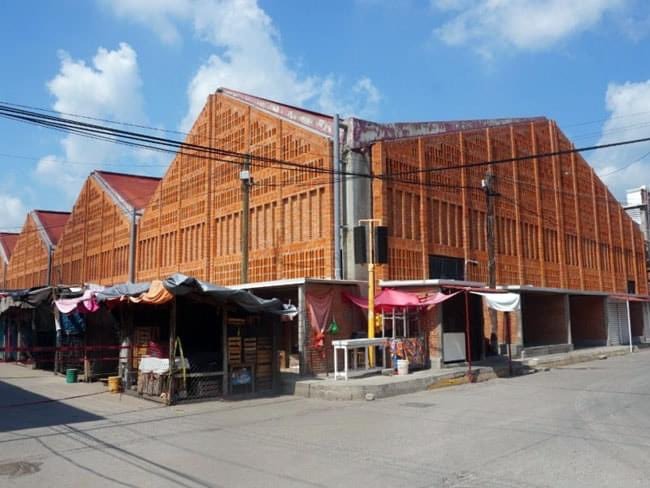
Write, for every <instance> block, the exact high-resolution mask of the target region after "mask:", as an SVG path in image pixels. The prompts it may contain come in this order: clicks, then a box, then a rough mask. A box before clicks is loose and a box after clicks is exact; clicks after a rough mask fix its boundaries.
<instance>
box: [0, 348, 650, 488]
mask: <svg viewBox="0 0 650 488" xmlns="http://www.w3.org/2000/svg"><path fill="white" fill-rule="evenodd" d="M649 370H650V352H641V353H637V354H634V355H630V356H625V357H618V358H610V359H608V360H603V361H597V362H591V363H582V364H580V365H576V366H573V367H566V368H561V369H554V370H551V371H548V372H540V373H538V374H534V375H529V376H525V377H519V378H515V379H498V380H493V381H490V382H487V383H481V384H474V385H465V386H459V387H454V388H447V389H442V390H435V391H430V392H424V393H417V394H412V395H408V396H401V397H394V398H390V399H385V400H377V401H374V402H355V403H338V402H325V401H317V400H307V399H300V398H294V397H286V396H285V397H276V398H268V399H257V400H250V401H240V402H212V403H202V404H193V405H184V406H177V407H172V408H165V407H160V406H158V405H155V404H152V403H148V402H144V401H141V400H138V399H134V398H130V397H124V396H120V395H110V394H108V393H104V392H103V388H102V387H101V385H84V384H75V385H66V384H64V382H63V379H62V378H60V377H59V378H56V377H53V376H51V375H50V374H47V373H43V372H39V371H32V370H28V369H25V368H21V367H18V366H12V365H0V445H1V447H0V486H3V487H4V486H12V487H13V486H16V487H34V486H57V487H68V486H69V487H72V486H75V487H77V486H93V487H94V488H99V487H104V486H125V487H142V486H151V487H163V486H182V487H188V488H189V487H208V486H238V487H239V486H251V487H259V486H266V487H273V486H282V487H287V488H288V487H298V486H336V487H339V486H354V487H362V486H390V487H402V486H404V487H426V486H442V487H513V488H515V487H542V486H553V487H556V486H567V487H569V486H570V487H593V486H626V487H629V486H648V483H649V482H648V479H650V463H649V462H648V458H649V456H650V406H649V399H650V375H648V371H649ZM53 398H54V399H62V398H67V399H65V400H62V401H55V402H52V401H50V399H53Z"/></svg>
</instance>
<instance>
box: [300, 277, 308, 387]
mask: <svg viewBox="0 0 650 488" xmlns="http://www.w3.org/2000/svg"><path fill="white" fill-rule="evenodd" d="M308 327H309V323H308V321H307V299H306V296H305V285H300V286H299V287H298V357H299V360H298V361H299V366H298V372H299V374H301V375H303V374H306V373H307V372H308V365H307V340H308V339H307V338H308V337H309V334H308V332H309V330H308Z"/></svg>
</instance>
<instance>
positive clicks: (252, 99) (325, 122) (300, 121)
mask: <svg viewBox="0 0 650 488" xmlns="http://www.w3.org/2000/svg"><path fill="white" fill-rule="evenodd" d="M217 93H222V94H223V95H226V96H227V97H230V98H234V99H236V100H239V101H240V102H244V103H245V104H247V105H250V106H252V107H255V108H258V109H260V110H261V111H263V112H267V113H269V114H271V115H273V116H275V117H279V118H281V119H284V120H286V121H288V122H293V123H294V124H297V125H300V126H303V127H305V128H306V129H309V130H312V131H314V132H317V133H319V134H320V135H323V136H326V137H332V120H333V117H332V116H331V115H325V114H321V113H318V112H313V111H311V110H307V109H304V108H300V107H294V106H293V105H287V104H286V103H281V102H276V101H274V100H268V99H266V98H262V97H256V96H255V95H250V94H248V93H242V92H238V91H236V90H231V89H229V88H223V87H222V88H218V89H217Z"/></svg>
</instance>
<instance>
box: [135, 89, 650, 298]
mask: <svg viewBox="0 0 650 488" xmlns="http://www.w3.org/2000/svg"><path fill="white" fill-rule="evenodd" d="M334 132H335V131H334V129H333V118H332V117H329V116H326V115H322V114H316V113H313V112H308V111H305V110H302V109H298V108H295V107H290V106H287V105H283V104H279V103H275V102H272V101H269V100H264V99H260V98H257V97H253V96H250V95H246V94H242V93H239V92H235V91H232V90H227V89H220V90H217V92H216V93H215V94H213V95H210V97H209V98H208V101H207V103H206V105H205V107H204V109H203V111H202V112H201V114H200V115H199V117H198V119H197V121H196V123H195V124H194V127H193V128H192V131H191V133H190V135H189V136H188V139H187V142H188V143H194V144H201V145H204V146H212V147H219V148H224V149H227V150H230V151H236V152H238V153H249V154H251V155H253V156H261V157H266V158H274V159H277V160H281V161H288V162H289V163H295V164H299V165H300V166H302V167H303V168H312V169H313V168H316V169H322V170H324V171H328V170H329V171H331V170H332V169H333V164H335V163H333V155H334V152H333V150H332V148H333V137H332V135H333V134H334ZM339 135H340V151H338V153H339V154H340V156H341V162H342V167H341V168H342V170H343V171H345V172H348V173H352V174H353V175H354V176H343V177H341V178H340V179H338V178H337V181H336V182H334V181H333V178H332V176H331V174H328V173H327V172H324V173H315V172H309V171H308V170H305V169H296V168H292V167H288V166H282V165H281V164H279V163H270V162H263V161H258V160H256V159H253V160H252V163H251V165H252V167H251V173H252V176H253V178H254V185H253V187H252V194H251V204H250V253H251V254H250V261H249V262H250V272H249V281H251V282H259V281H268V280H276V279H286V278H296V277H304V276H307V277H314V278H344V279H359V278H364V277H365V276H364V272H363V269H362V268H360V267H358V266H355V265H354V263H353V262H352V259H351V255H352V247H353V246H352V242H351V234H352V233H351V232H350V230H351V227H352V226H354V225H356V224H357V221H358V220H359V219H361V218H369V217H374V218H379V219H381V220H382V222H383V223H384V224H385V225H388V227H389V233H390V237H389V249H390V262H389V264H388V265H385V266H382V267H381V268H380V277H381V278H384V279H391V280H396V279H427V278H439V277H440V276H435V273H436V272H439V270H440V269H441V268H440V262H439V261H440V259H443V261H445V262H443V267H445V265H448V266H446V268H445V269H454V270H455V272H454V276H445V278H449V277H452V278H455V279H467V280H473V281H486V279H487V275H486V234H485V223H484V222H485V215H486V198H485V192H484V191H483V189H482V188H481V181H482V180H483V179H484V178H485V174H486V171H487V169H488V168H487V167H485V166H478V167H471V168H470V167H468V168H459V166H463V165H464V164H468V163H474V162H484V161H496V160H502V159H508V158H513V157H525V156H528V155H530V154H539V153H550V152H554V151H558V150H559V151H561V150H565V149H570V148H571V147H572V144H571V142H570V141H569V140H568V139H567V138H566V136H564V134H562V132H561V131H560V130H559V129H558V128H557V126H556V125H555V123H554V122H552V121H550V120H547V119H545V118H529V119H496V120H484V121H480V120H479V121H460V122H430V123H416V124H406V123H404V124H376V123H372V122H368V121H363V120H359V119H354V118H351V119H346V120H345V121H343V122H342V123H341V124H340V126H339ZM220 159H221V160H217V161H213V163H212V164H206V157H205V155H201V156H196V155H194V154H192V153H191V152H190V151H189V150H186V151H183V152H182V153H181V154H179V155H178V156H177V157H176V158H175V159H174V161H173V162H172V164H171V166H170V168H169V170H168V171H167V173H166V175H165V176H164V178H163V179H162V181H161V184H160V186H159V187H158V188H157V190H156V192H155V193H154V195H153V197H152V198H151V201H150V202H149V204H148V205H147V206H146V207H145V209H144V215H143V218H142V224H141V231H140V233H139V238H138V264H137V268H138V278H139V279H150V278H153V277H160V276H165V275H167V274H169V273H170V272H174V271H182V272H185V273H187V274H192V275H195V276H198V277H201V278H203V279H207V280H209V281H213V282H217V283H222V284H235V283H238V282H239V264H240V257H241V255H240V218H241V188H240V180H239V170H240V164H241V163H242V161H243V160H242V158H239V157H231V158H225V159H228V160H227V161H224V157H221V158H220ZM449 167H451V168H449ZM490 167H491V169H492V171H493V173H494V181H495V187H494V189H495V191H496V193H497V195H498V196H495V197H494V198H495V201H496V203H495V205H496V227H497V229H496V250H497V282H498V283H499V284H510V285H515V284H517V285H532V286H540V287H555V288H567V289H579V290H594V291H608V292H621V293H624V292H627V291H628V289H629V287H633V288H634V290H635V293H641V294H646V293H647V283H646V280H645V278H644V276H645V264H644V254H645V251H644V246H643V237H642V234H641V233H640V231H639V229H638V226H636V225H635V224H634V222H633V221H632V219H630V218H629V217H628V216H627V215H626V213H625V211H624V209H623V208H622V207H621V206H620V205H619V204H618V203H617V201H616V199H615V198H614V197H613V195H612V194H611V193H610V192H609V191H608V189H607V187H606V186H605V185H604V184H603V183H602V182H601V181H600V180H599V179H598V177H597V176H596V175H595V173H594V171H593V170H592V169H591V167H590V166H589V165H588V164H587V163H586V161H585V160H584V159H583V158H582V157H581V156H580V155H579V154H563V155H561V156H553V157H543V158H541V157H540V158H532V159H526V160H522V161H517V162H507V163H505V164H494V165H491V166H490ZM371 173H372V175H374V176H375V177H371V176H370V174H371ZM364 174H365V175H367V177H360V175H364ZM337 184H338V185H339V189H340V198H339V204H338V205H335V200H334V193H335V192H334V187H335V186H336V185H337ZM335 207H336V209H338V212H339V215H340V226H339V227H338V229H335V227H334V223H335ZM337 232H339V233H340V236H339V237H340V242H341V246H340V247H341V253H340V263H338V262H337V258H338V256H337V252H335V250H334V245H335V238H336V236H335V234H336V233H337ZM337 267H340V269H341V271H340V273H337ZM436 270H438V271H436Z"/></svg>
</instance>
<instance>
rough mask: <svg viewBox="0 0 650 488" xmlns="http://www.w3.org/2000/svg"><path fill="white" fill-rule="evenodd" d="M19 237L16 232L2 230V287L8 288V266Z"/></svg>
mask: <svg viewBox="0 0 650 488" xmlns="http://www.w3.org/2000/svg"><path fill="white" fill-rule="evenodd" d="M17 239H18V234H16V233H12V232H0V289H6V288H7V268H8V266H9V259H10V258H11V253H12V251H13V250H14V246H15V245H16V240H17Z"/></svg>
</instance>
